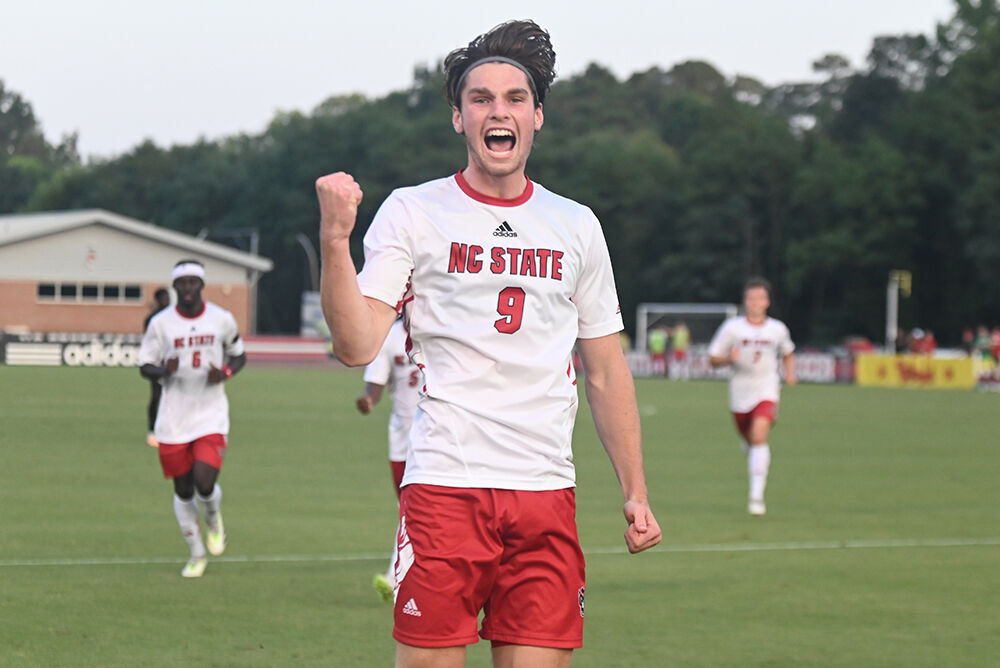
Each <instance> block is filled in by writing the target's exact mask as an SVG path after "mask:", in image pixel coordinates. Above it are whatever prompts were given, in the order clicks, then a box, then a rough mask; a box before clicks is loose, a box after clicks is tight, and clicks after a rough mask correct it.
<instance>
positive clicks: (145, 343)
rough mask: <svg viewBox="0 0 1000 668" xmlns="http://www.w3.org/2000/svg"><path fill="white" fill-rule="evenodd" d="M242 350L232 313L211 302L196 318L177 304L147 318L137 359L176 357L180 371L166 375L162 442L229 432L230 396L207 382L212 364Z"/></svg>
mask: <svg viewBox="0 0 1000 668" xmlns="http://www.w3.org/2000/svg"><path fill="white" fill-rule="evenodd" d="M242 353H243V340H242V339H241V338H240V337H239V333H238V331H237V327H236V320H235V319H234V318H233V316H232V314H231V313H230V312H229V311H227V310H225V309H223V308H221V307H219V306H216V305H215V304H213V303H211V302H205V308H204V309H203V310H202V312H201V313H200V314H198V315H197V316H195V317H193V318H189V317H187V316H184V315H181V313H180V311H178V310H177V308H176V307H171V308H167V309H164V310H162V311H160V312H159V313H157V314H156V315H155V316H153V319H152V320H150V321H149V328H148V329H147V330H146V333H145V335H143V337H142V346H141V347H140V348H139V364H140V365H143V364H156V365H160V364H165V363H166V361H167V360H168V359H170V358H172V357H176V358H177V372H176V373H174V374H172V375H171V376H169V377H167V378H164V379H163V381H162V382H163V395H162V396H161V397H160V410H159V411H158V412H157V414H156V426H155V427H154V429H153V434H154V435H155V436H156V440H158V441H159V442H161V443H190V442H191V441H193V440H195V439H197V438H200V437H201V436H207V435H208V434H222V435H226V434H228V433H229V402H228V400H227V399H226V392H225V390H224V389H223V385H224V383H213V384H209V382H208V370H209V368H211V367H212V366H215V367H217V368H220V369H221V368H222V366H223V365H224V364H225V357H226V356H227V355H228V356H229V357H235V356H237V355H241V354H242Z"/></svg>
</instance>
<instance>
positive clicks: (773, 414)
mask: <svg viewBox="0 0 1000 668" xmlns="http://www.w3.org/2000/svg"><path fill="white" fill-rule="evenodd" d="M755 418H766V419H767V420H770V422H771V424H774V423H775V422H777V421H778V404H777V403H775V402H773V401H762V402H760V403H759V404H757V405H756V406H754V407H753V409H752V410H751V411H750V412H749V413H733V419H734V420H736V429H737V430H738V431H739V432H740V434H741V435H742V436H743V437H744V438H746V436H747V434H749V433H750V425H751V424H753V421H754V419H755Z"/></svg>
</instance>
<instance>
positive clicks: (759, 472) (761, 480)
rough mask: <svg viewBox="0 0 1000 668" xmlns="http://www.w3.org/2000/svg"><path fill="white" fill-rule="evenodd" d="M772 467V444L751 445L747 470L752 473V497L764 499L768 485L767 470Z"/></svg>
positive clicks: (755, 499)
mask: <svg viewBox="0 0 1000 668" xmlns="http://www.w3.org/2000/svg"><path fill="white" fill-rule="evenodd" d="M770 468H771V446H769V445H768V444H767V443H762V444H760V445H753V446H750V455H749V456H748V457H747V472H748V473H749V474H750V499H751V500H754V501H763V500H764V488H765V487H767V472H768V470H769V469H770Z"/></svg>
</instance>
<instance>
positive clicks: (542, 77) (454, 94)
mask: <svg viewBox="0 0 1000 668" xmlns="http://www.w3.org/2000/svg"><path fill="white" fill-rule="evenodd" d="M491 56H499V57H502V58H509V59H510V60H513V61H515V62H517V63H518V64H520V65H521V66H522V67H523V68H524V69H525V70H526V71H527V73H528V76H529V78H530V80H531V81H530V83H531V89H532V92H533V93H534V94H535V106H536V107H540V106H541V105H542V103H543V102H544V101H545V95H546V93H548V91H549V86H551V85H552V81H553V80H554V79H555V78H556V72H555V66H556V52H555V51H554V50H553V49H552V42H551V41H549V33H548V32H546V31H545V30H542V28H540V27H539V26H538V24H537V23H535V22H534V21H531V20H525V21H507V22H506V23H501V24H500V25H498V26H496V27H495V28H493V29H492V30H490V31H489V32H487V33H484V34H482V35H480V36H479V37H477V38H475V39H474V40H472V41H471V42H469V45H468V46H465V47H462V48H460V49H455V50H454V51H452V52H451V53H449V54H448V56H447V57H446V58H445V59H444V79H445V81H444V88H445V94H446V95H447V97H448V104H450V105H451V106H453V107H458V108H461V96H462V91H461V89H460V87H461V84H462V81H463V79H464V77H465V73H466V72H467V71H468V70H469V68H470V66H471V65H474V64H476V63H478V62H479V61H481V60H482V59H484V58H489V57H491Z"/></svg>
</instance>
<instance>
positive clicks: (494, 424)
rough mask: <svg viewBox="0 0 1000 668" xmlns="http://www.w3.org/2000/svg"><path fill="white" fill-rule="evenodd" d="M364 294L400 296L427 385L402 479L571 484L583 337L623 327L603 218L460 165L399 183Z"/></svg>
mask: <svg viewBox="0 0 1000 668" xmlns="http://www.w3.org/2000/svg"><path fill="white" fill-rule="evenodd" d="M359 284H360V286H361V291H362V293H363V294H365V295H366V296H368V297H372V298H375V299H378V300H380V301H383V302H385V303H387V304H391V305H398V306H401V307H402V308H403V312H404V316H405V318H406V322H407V326H408V328H409V334H410V340H411V345H412V348H411V351H410V353H411V357H412V359H413V361H414V362H416V363H417V365H418V366H419V367H420V368H421V370H422V371H423V385H422V395H421V399H420V404H419V408H418V410H417V415H416V417H415V419H414V425H413V429H412V430H411V432H410V438H411V442H410V452H409V455H408V456H407V460H406V474H405V477H404V478H403V484H404V485H406V484H410V483H426V484H434V485H443V486H449V487H487V488H500V489H520V490H548V489H562V488H566V487H572V486H573V485H574V484H575V473H574V470H573V453H572V447H571V438H572V432H573V423H574V420H575V417H576V410H577V403H578V398H577V390H576V374H575V372H574V369H573V363H572V350H573V346H574V344H575V343H576V339H577V338H596V337H600V336H606V335H608V334H613V333H615V332H618V331H620V330H621V329H622V318H621V313H620V308H619V305H618V295H617V293H616V291H615V284H614V276H613V274H612V270H611V261H610V259H609V257H608V249H607V245H606V243H605V240H604V234H603V232H602V231H601V226H600V223H599V222H598V220H597V218H596V217H595V216H594V214H593V213H592V212H591V211H590V209H588V208H587V207H585V206H582V205H580V204H577V203H576V202H573V201H572V200H569V199H566V198H564V197H560V196H558V195H555V194H554V193H552V192H550V191H548V190H546V189H545V188H543V187H541V186H539V185H537V184H532V183H531V182H530V181H529V182H528V185H527V188H526V189H525V192H524V194H522V195H521V196H520V197H518V198H516V199H513V200H498V199H495V198H490V197H486V196H484V195H481V194H479V193H476V192H474V191H473V190H472V189H471V188H470V187H469V186H468V184H467V183H466V182H465V180H464V179H463V178H462V176H461V174H458V175H456V176H452V177H448V178H444V179H437V180H434V181H430V182H428V183H425V184H423V185H420V186H415V187H412V188H403V189H399V190H396V191H394V192H393V193H392V194H391V195H390V196H389V198H388V199H386V201H385V202H384V203H383V204H382V206H381V208H380V209H379V211H378V214H377V215H376V216H375V220H374V221H373V222H372V226H371V228H370V229H369V230H368V233H367V234H366V235H365V266H364V269H362V271H361V273H360V275H359Z"/></svg>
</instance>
